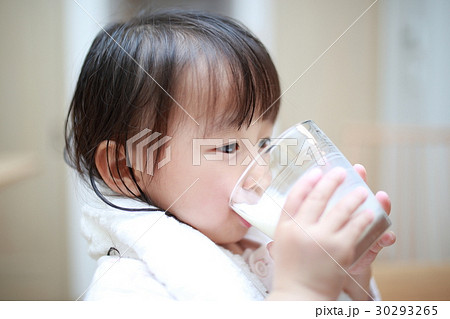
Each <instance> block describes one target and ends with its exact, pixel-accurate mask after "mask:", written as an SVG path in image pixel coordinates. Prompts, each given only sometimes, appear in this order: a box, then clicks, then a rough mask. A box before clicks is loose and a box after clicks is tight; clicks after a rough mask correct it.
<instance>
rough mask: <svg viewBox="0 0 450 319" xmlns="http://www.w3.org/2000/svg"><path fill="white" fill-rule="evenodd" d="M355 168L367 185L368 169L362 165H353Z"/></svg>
mask: <svg viewBox="0 0 450 319" xmlns="http://www.w3.org/2000/svg"><path fill="white" fill-rule="evenodd" d="M353 168H354V169H355V171H356V172H357V173H358V174H359V176H361V178H362V179H363V180H364V182H366V183H367V171H366V168H365V167H364V166H362V165H361V164H355V165H353Z"/></svg>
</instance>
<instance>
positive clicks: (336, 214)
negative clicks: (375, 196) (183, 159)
mask: <svg viewBox="0 0 450 319" xmlns="http://www.w3.org/2000/svg"><path fill="white" fill-rule="evenodd" d="M368 195H369V192H368V191H367V189H366V188H364V187H358V188H356V189H355V190H353V191H352V192H350V193H349V194H347V195H346V196H345V197H344V198H342V199H341V200H340V201H339V202H338V203H337V204H336V206H334V207H333V209H332V210H331V211H330V212H328V214H327V215H326V216H324V217H323V221H324V222H325V223H326V224H327V225H328V229H329V230H330V231H336V230H339V229H341V228H342V227H343V226H344V225H345V224H346V223H347V222H348V221H349V219H350V216H351V215H352V214H353V213H354V212H355V211H356V210H357V209H358V207H359V206H361V204H362V203H364V201H365V200H366V198H367V196H368Z"/></svg>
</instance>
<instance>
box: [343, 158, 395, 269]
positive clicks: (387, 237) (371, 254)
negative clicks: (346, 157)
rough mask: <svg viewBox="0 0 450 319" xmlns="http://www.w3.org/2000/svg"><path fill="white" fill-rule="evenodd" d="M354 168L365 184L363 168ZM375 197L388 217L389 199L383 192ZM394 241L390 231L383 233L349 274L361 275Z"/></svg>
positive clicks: (389, 211)
mask: <svg viewBox="0 0 450 319" xmlns="http://www.w3.org/2000/svg"><path fill="white" fill-rule="evenodd" d="M354 168H355V170H356V171H357V172H358V174H359V175H360V176H361V178H362V179H363V180H364V181H365V182H367V174H366V169H365V168H364V166H362V165H360V164H356V165H354ZM375 197H376V198H377V199H378V201H379V202H380V204H381V207H382V208H383V209H384V211H385V212H386V213H387V214H388V215H390V213H391V201H390V199H389V196H388V195H387V194H386V193H385V192H383V191H380V192H378V193H376V195H375ZM395 240H396V236H395V234H394V233H393V232H392V231H388V232H385V233H384V234H383V235H382V236H381V238H380V239H379V240H378V241H377V242H376V243H375V244H373V246H372V247H371V248H370V249H369V250H368V251H367V252H366V253H365V254H364V255H363V256H362V257H361V258H360V259H359V260H358V262H357V263H356V264H354V265H352V267H351V268H350V269H349V273H350V274H353V275H357V274H361V273H363V272H364V271H367V268H370V265H371V264H372V262H373V261H374V260H375V258H376V257H377V255H378V253H379V252H380V251H381V249H383V248H384V247H388V246H391V245H393V244H394V243H395Z"/></svg>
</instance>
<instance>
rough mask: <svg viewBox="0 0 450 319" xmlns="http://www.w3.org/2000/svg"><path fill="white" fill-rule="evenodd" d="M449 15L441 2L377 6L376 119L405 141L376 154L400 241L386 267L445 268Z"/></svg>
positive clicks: (448, 247)
mask: <svg viewBox="0 0 450 319" xmlns="http://www.w3.org/2000/svg"><path fill="white" fill-rule="evenodd" d="M449 13H450V2H449V1H446V0H429V1H421V0H393V1H383V2H382V3H380V23H379V26H380V38H379V44H380V45H379V59H380V76H379V85H378V86H379V97H380V100H379V109H378V117H379V120H380V122H384V123H389V124H392V125H394V126H395V127H397V131H396V132H397V135H399V134H401V132H407V131H409V132H410V133H409V135H410V136H411V138H410V141H409V142H408V143H405V142H403V143H396V144H394V145H393V146H390V147H385V148H384V149H382V153H381V154H380V159H381V163H382V170H381V171H380V174H381V182H380V185H382V186H383V187H384V188H385V189H387V190H388V191H389V192H390V194H391V197H392V201H393V213H392V220H393V229H394V230H395V231H396V232H397V234H398V242H397V244H396V245H395V246H394V247H393V248H392V249H389V250H387V251H386V258H387V259H390V260H399V259H400V260H420V261H442V260H450V232H449V231H448V229H449V226H450V215H449V214H448V212H449V211H450V199H449V196H448V189H449V188H450V182H449V177H450V165H449V163H450V143H449V141H450V90H449V83H450V32H449V30H450V19H449V17H450V15H449ZM399 128H400V130H399ZM427 135H428V137H427ZM413 136H416V137H413ZM393 138H394V137H393ZM397 139H398V137H397Z"/></svg>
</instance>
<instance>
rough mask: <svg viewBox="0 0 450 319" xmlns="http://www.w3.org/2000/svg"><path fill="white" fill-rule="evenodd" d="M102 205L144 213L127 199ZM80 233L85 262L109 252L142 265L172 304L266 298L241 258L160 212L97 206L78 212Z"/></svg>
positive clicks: (106, 277) (115, 200) (105, 277)
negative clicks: (86, 256)
mask: <svg viewBox="0 0 450 319" xmlns="http://www.w3.org/2000/svg"><path fill="white" fill-rule="evenodd" d="M108 199H109V200H111V201H112V202H113V203H114V204H115V205H118V206H121V207H127V208H145V207H148V205H146V204H144V203H141V202H139V201H136V200H133V199H128V198H123V197H116V198H111V197H109V198H108ZM82 231H83V234H84V236H85V237H86V239H87V240H88V243H89V254H90V256H91V257H93V258H94V259H99V258H100V257H101V256H104V255H106V254H107V252H108V250H109V249H110V247H115V248H116V249H117V250H118V251H119V252H120V254H121V256H122V257H124V258H127V257H128V258H134V259H137V260H140V261H142V262H143V263H144V264H145V265H146V266H147V269H148V274H149V276H150V277H152V278H155V279H156V280H157V281H158V282H159V283H161V285H162V286H164V287H165V288H166V290H167V292H168V294H169V295H171V296H173V298H174V299H177V300H262V299H264V298H265V296H266V289H265V287H264V286H263V284H262V283H261V281H259V279H258V278H257V277H256V276H255V275H254V274H253V273H252V272H251V271H250V270H249V268H248V266H246V264H245V262H243V259H242V257H240V256H237V255H233V254H230V253H229V252H228V251H226V250H225V249H223V248H221V247H219V246H217V245H216V244H215V243H214V242H212V241H211V240H210V239H209V238H207V237H206V236H205V235H203V234H202V233H200V232H199V231H197V230H195V229H193V228H192V227H190V226H188V225H186V224H183V223H180V222H179V221H177V220H176V219H175V218H173V217H168V216H166V215H165V214H164V212H162V211H160V212H127V211H122V210H118V209H115V208H112V207H110V206H108V205H106V204H104V203H103V202H100V201H98V202H95V203H91V204H90V205H88V206H85V207H84V208H83V219H82ZM123 265H125V263H123ZM123 265H122V266H123ZM112 267H114V265H112ZM108 278H110V277H108V276H103V278H100V279H99V281H101V280H103V281H105V280H106V281H107V280H109V279H108ZM111 278H116V279H115V280H117V277H113V276H112V277H111ZM94 284H95V283H94ZM97 284H99V283H97ZM102 287H109V285H108V284H107V283H103V284H102ZM105 293H106V292H105ZM97 295H98V290H97Z"/></svg>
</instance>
